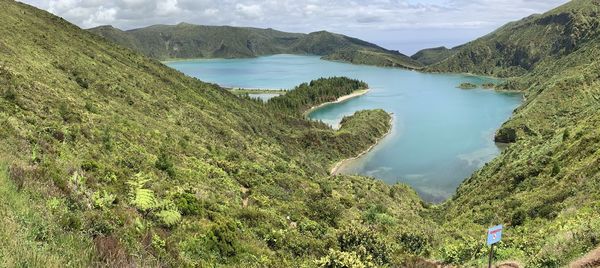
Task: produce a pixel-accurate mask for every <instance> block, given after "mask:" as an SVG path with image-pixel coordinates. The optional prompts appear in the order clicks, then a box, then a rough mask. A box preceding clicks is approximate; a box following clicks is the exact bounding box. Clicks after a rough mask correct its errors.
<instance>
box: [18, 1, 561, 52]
mask: <svg viewBox="0 0 600 268" xmlns="http://www.w3.org/2000/svg"><path fill="white" fill-rule="evenodd" d="M567 1H568V0H220V1H214V0H24V2H26V3H30V4H33V5H35V6H38V7H40V8H43V9H47V10H48V11H50V12H52V13H54V14H56V15H59V16H62V17H64V18H65V19H67V20H69V21H71V22H73V23H75V24H77V25H79V26H81V27H84V28H88V27H94V26H98V25H103V24H112V25H113V26H115V27H119V28H123V29H131V28H137V27H144V26H148V25H152V24H159V23H161V24H177V23H179V22H188V23H195V24H208V25H227V24H230V25H238V26H240V25H242V26H253V27H264V28H268V27H270V28H275V29H280V30H284V31H296V32H311V31H317V30H329V31H333V32H339V33H345V34H349V35H353V36H356V37H359V38H366V39H368V40H369V41H372V42H376V43H382V42H383V43H386V44H390V45H388V47H390V46H391V47H390V48H394V49H400V50H401V51H408V50H413V49H405V48H403V47H402V43H407V42H412V41H411V40H424V39H427V40H430V41H431V42H432V44H434V43H436V42H437V44H438V45H452V44H456V43H460V42H465V41H468V40H470V39H472V38H474V37H476V36H477V35H481V34H484V33H486V32H489V31H492V30H493V29H495V28H496V27H499V26H501V25H503V24H504V23H506V22H508V21H512V20H516V19H519V18H522V17H525V16H528V15H530V14H532V13H540V12H544V11H546V10H549V9H551V8H553V7H556V6H558V5H560V4H562V3H565V2H567ZM391 39H394V40H396V41H394V42H391V41H390V40H391ZM394 43H397V44H394ZM423 46H425V44H423Z"/></svg>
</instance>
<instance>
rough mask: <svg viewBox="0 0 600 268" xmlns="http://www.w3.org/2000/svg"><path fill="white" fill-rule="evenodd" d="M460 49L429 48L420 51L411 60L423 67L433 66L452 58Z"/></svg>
mask: <svg viewBox="0 0 600 268" xmlns="http://www.w3.org/2000/svg"><path fill="white" fill-rule="evenodd" d="M459 49H460V47H455V48H451V49H450V48H446V47H436V48H427V49H422V50H420V51H418V52H417V53H415V54H414V55H412V56H410V58H412V59H413V60H416V61H418V62H419V63H421V64H423V65H432V64H435V63H438V62H440V61H443V60H445V59H447V58H449V57H450V56H452V55H454V53H456V52H457V51H458V50H459Z"/></svg>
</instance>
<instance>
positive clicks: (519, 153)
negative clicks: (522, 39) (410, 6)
mask: <svg viewBox="0 0 600 268" xmlns="http://www.w3.org/2000/svg"><path fill="white" fill-rule="evenodd" d="M599 12H600V5H599V4H598V2H597V1H591V0H575V1H571V2H570V3H568V4H566V5H564V6H562V7H560V8H557V9H555V10H553V11H550V12H549V13H546V14H543V15H538V16H535V17H531V18H528V19H526V20H525V21H524V22H525V23H524V22H519V23H516V24H509V26H507V27H504V28H503V29H501V30H500V31H498V32H496V34H497V33H499V32H502V31H507V29H513V30H514V31H516V33H515V34H513V35H514V36H515V37H514V38H519V36H520V35H519V33H522V32H533V31H534V30H539V29H540V28H539V27H540V23H541V22H548V23H552V24H554V27H555V28H558V29H560V30H561V31H562V30H564V29H562V26H559V25H567V26H566V27H567V28H568V29H572V28H571V27H572V26H571V25H577V24H581V22H583V21H585V22H586V23H585V24H586V25H597V23H598V21H600V19H599V17H598V16H597V14H600V13H599ZM580 15H581V16H583V17H581V16H580ZM563 20H565V21H563ZM558 21H559V22H560V23H559V24H556V23H557V22H558ZM510 25H512V26H510ZM518 25H520V26H519V27H517V26H518ZM513 27H516V28H513ZM581 29H584V30H585V31H583V32H580V33H579V36H580V37H577V38H575V37H573V35H568V36H566V37H557V39H556V40H558V41H560V40H562V41H560V42H559V43H560V44H564V43H563V42H567V41H565V40H570V41H568V42H567V43H571V42H572V43H571V45H568V46H557V47H556V48H557V49H558V50H557V51H556V54H555V55H553V56H546V57H544V58H542V59H540V60H539V61H537V62H536V63H535V64H534V66H535V67H533V69H532V70H528V69H526V68H523V70H527V73H526V74H525V75H524V76H523V77H521V78H518V79H516V80H514V82H515V83H521V84H522V85H530V86H529V87H527V91H526V102H525V104H524V105H523V106H522V107H520V108H519V109H517V111H516V112H515V114H514V116H513V118H512V119H511V120H509V121H508V122H507V123H506V124H505V125H504V126H503V128H502V129H501V131H500V132H499V136H500V137H499V138H500V139H501V140H505V141H510V142H513V143H512V144H511V145H510V146H509V147H508V148H507V149H506V150H505V151H503V152H502V154H501V155H500V156H499V157H498V158H496V159H495V160H493V161H492V162H491V163H489V164H487V165H486V166H485V167H484V168H483V169H481V170H480V171H478V172H476V173H475V174H474V175H473V176H472V177H471V178H469V179H468V180H466V181H465V182H464V183H463V184H462V185H461V186H460V188H459V189H458V191H457V194H456V195H455V196H454V197H453V198H452V200H451V201H449V202H447V203H445V204H444V205H443V206H441V207H440V208H439V211H438V212H439V215H440V216H441V217H439V218H438V221H439V223H440V224H443V225H444V228H451V229H452V228H453V226H462V228H463V230H462V231H458V232H456V231H452V232H450V233H454V234H453V236H454V237H456V238H457V239H452V240H449V241H447V242H446V244H445V245H444V246H443V247H442V250H440V256H442V258H444V259H446V260H447V261H449V262H456V263H462V262H465V261H466V260H469V259H475V260H474V261H473V262H472V264H473V265H476V264H477V263H479V265H481V264H482V263H483V262H484V259H485V255H486V252H485V250H484V247H483V243H482V242H483V240H481V239H480V237H481V233H480V232H479V231H476V230H477V228H478V226H482V225H483V226H491V225H493V224H496V223H504V224H505V225H506V226H507V229H506V231H507V233H506V234H505V238H504V239H503V243H502V244H500V246H499V247H498V254H499V256H500V257H499V258H501V259H518V260H520V261H521V262H522V263H523V264H525V265H527V266H528V267H558V266H562V265H566V264H568V263H569V260H573V259H576V258H577V257H579V256H582V255H583V254H584V253H586V252H587V251H589V250H591V249H593V248H595V247H597V246H598V245H599V244H600V232H599V231H598V230H599V228H600V221H598V218H599V217H600V203H599V202H598V200H600V131H599V130H600V129H599V128H598V126H599V125H600V110H599V108H600V61H599V60H598V59H600V37H599V36H598V35H597V34H596V31H597V28H596V27H591V28H588V27H583V28H581ZM569 31H570V30H569ZM506 33H507V34H508V32H506ZM548 34H550V35H552V31H549V32H548ZM492 36H494V34H492ZM503 36H504V35H497V37H498V38H499V39H494V38H492V37H489V36H488V37H486V40H487V41H486V42H490V43H497V44H501V43H502V42H503V39H502V37H503ZM534 40H535V39H534ZM475 42H479V41H475ZM535 45H537V46H538V47H539V48H540V50H538V53H542V51H543V48H545V46H547V45H548V44H546V43H541V44H538V43H537V42H534V41H532V44H531V47H534V46H535ZM554 45H557V43H554ZM546 52H548V51H546ZM542 54H543V53H542ZM457 55H458V54H457ZM529 55H531V54H529ZM539 55H541V54H539ZM526 58H528V59H529V57H526ZM449 60H455V59H452V58H450V59H449ZM491 60H494V59H493V58H492V59H488V58H485V59H482V60H481V61H479V63H481V64H483V66H485V65H486V64H487V63H488V62H490V61H491ZM479 241H481V242H479Z"/></svg>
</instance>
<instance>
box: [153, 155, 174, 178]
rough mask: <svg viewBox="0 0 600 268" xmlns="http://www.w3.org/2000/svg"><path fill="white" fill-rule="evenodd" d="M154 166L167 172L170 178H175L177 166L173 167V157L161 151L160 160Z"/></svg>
mask: <svg viewBox="0 0 600 268" xmlns="http://www.w3.org/2000/svg"><path fill="white" fill-rule="evenodd" d="M154 166H155V167H156V168H157V169H159V170H162V171H164V172H166V173H167V174H168V175H169V177H171V178H173V177H175V166H174V165H173V160H172V159H171V156H170V155H168V154H167V153H166V152H165V151H164V150H161V152H160V153H159V154H158V159H157V160H156V163H155V164H154Z"/></svg>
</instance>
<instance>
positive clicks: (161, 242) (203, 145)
mask: <svg viewBox="0 0 600 268" xmlns="http://www.w3.org/2000/svg"><path fill="white" fill-rule="evenodd" d="M0 21H1V24H0V25H1V26H0V35H1V36H3V37H2V38H1V39H0V125H1V126H2V127H0V137H1V138H0V194H2V196H3V198H1V201H0V224H1V225H2V226H3V227H2V228H0V229H1V231H0V266H1V267H15V266H16V267H73V266H74V267H90V266H91V267H93V266H108V267H125V266H126V267H131V266H144V267H145V266H171V267H180V266H198V267H206V266H209V265H210V266H212V265H215V264H218V265H219V266H230V267H240V266H246V265H250V266H251V267H261V266H273V267H290V266H292V265H303V264H304V265H306V266H314V265H316V263H317V261H319V260H320V261H321V262H323V263H327V262H329V261H352V262H354V263H365V264H377V265H384V264H395V265H400V263H402V262H403V261H405V257H406V256H407V253H406V251H405V250H404V248H405V247H407V246H406V245H404V246H403V244H402V243H401V240H398V237H399V236H400V235H410V236H411V237H412V236H415V237H420V235H421V234H422V233H423V232H424V231H423V230H422V229H421V227H419V226H421V225H430V224H425V223H426V222H428V221H427V220H424V219H422V218H421V216H420V215H419V213H420V212H421V211H423V210H424V208H423V207H422V205H421V201H420V200H419V199H418V197H417V195H416V193H415V192H414V191H413V190H411V189H409V188H408V187H406V186H403V185H395V186H388V185H386V184H385V183H383V182H380V181H377V180H374V179H370V178H364V177H350V176H336V177H330V176H329V175H328V171H329V168H330V166H331V165H332V164H333V163H335V162H337V161H339V160H341V159H343V158H348V157H351V156H354V155H357V154H358V153H359V152H361V151H362V150H365V149H366V148H367V147H369V146H370V145H371V144H372V143H373V142H374V141H375V140H376V139H377V138H378V137H380V136H382V135H383V134H384V133H385V132H387V131H388V129H389V128H390V125H389V122H390V116H389V115H388V114H387V113H385V112H384V111H382V110H374V111H362V112H358V113H356V114H355V115H354V116H352V117H349V118H346V119H345V120H344V124H343V125H342V127H341V128H340V129H339V130H337V131H336V130H333V129H331V128H330V127H328V126H326V125H324V124H321V123H317V122H310V121H306V120H305V119H304V118H303V117H302V116H301V115H299V114H297V113H288V112H286V111H288V110H287V109H288V108H280V109H278V108H277V107H276V106H274V105H269V104H263V103H262V102H258V101H253V100H250V99H245V98H239V97H236V96H234V95H233V94H231V93H229V92H228V91H227V90H224V89H221V88H219V87H217V86H215V85H213V84H207V83H203V82H201V81H198V80H196V79H193V78H189V77H186V76H184V75H183V74H181V73H179V72H177V71H175V70H172V69H170V68H167V67H166V66H164V65H163V64H161V63H160V62H158V61H156V60H151V59H148V58H146V57H144V56H142V55H140V54H138V53H136V52H133V51H132V50H129V49H126V48H123V47H118V46H115V45H113V44H112V43H110V42H107V41H105V40H104V39H103V38H99V37H97V36H96V35H93V34H91V33H88V32H86V31H83V30H81V29H79V28H77V27H75V26H73V25H71V24H70V23H68V22H66V21H64V20H63V19H61V18H58V17H55V16H53V15H51V14H49V13H47V12H44V11H41V10H38V9H35V8H33V7H30V6H27V5H24V4H21V3H17V2H14V1H8V0H1V1H0ZM316 83H318V84H319V85H320V86H322V87H327V88H329V90H330V93H331V94H339V92H337V93H336V92H335V91H336V89H339V90H346V89H353V87H356V88H355V89H358V86H361V87H362V86H364V85H363V84H361V83H359V82H358V81H354V80H349V79H346V78H331V79H323V80H319V81H318V82H316ZM307 87H308V88H307V92H312V91H313V90H311V87H312V86H311V85H310V84H309V85H308V86H307ZM314 90H316V89H314ZM294 100H295V101H300V102H302V98H301V97H299V96H296V97H295V98H294ZM281 109H284V110H281ZM431 228H433V227H431Z"/></svg>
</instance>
